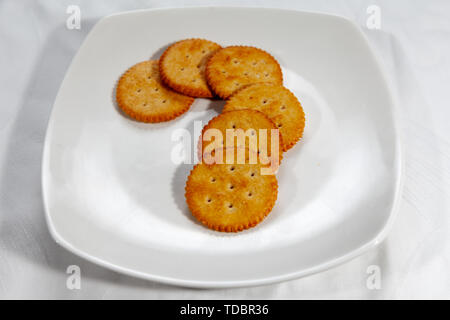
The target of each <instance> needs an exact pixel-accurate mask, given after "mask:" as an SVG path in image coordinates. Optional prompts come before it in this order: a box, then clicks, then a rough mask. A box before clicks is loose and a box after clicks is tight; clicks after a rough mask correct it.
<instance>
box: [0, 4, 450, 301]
mask: <svg viewBox="0 0 450 320" xmlns="http://www.w3.org/2000/svg"><path fill="white" fill-rule="evenodd" d="M185 3H186V1H143V0H142V1H138V0H135V1H107V0H97V1H81V0H63V1H56V0H55V1H52V0H48V1H34V0H30V1H17V0H2V1H1V2H0V93H1V95H0V97H1V100H0V101H1V102H0V298H62V299H73V298H106V299H108V298H151V299H170V298H181V299H183V298H184V299H206V298H211V299H229V298H237V299H246V298H247V299H259V298H262V299H266V298H267V299H302V298H344V299H345V298H362V299H367V298H368V299H370V298H450V218H449V213H450V212H449V208H450V192H449V191H450V161H449V160H450V144H449V142H450V126H449V122H450V121H449V120H450V102H449V101H450V97H449V91H450V1H445V0H443V1H437V0H435V1H415V2H414V3H412V1H406V0H404V1H400V0H397V1H392V0H391V1H389V0H386V1H381V0H379V1H376V0H368V1H365V0H364V1H356V0H354V1H344V0H341V1H325V0H324V1H248V2H244V1H196V2H191V3H190V4H189V5H191V6H192V5H212V4H215V5H219V4H222V5H246V6H265V7H280V8H292V9H297V10H308V11H320V12H326V13H335V14H339V15H342V16H345V17H348V18H350V19H352V20H353V21H355V22H356V23H357V24H359V25H360V26H361V27H362V28H363V30H364V32H365V33H366V34H367V36H368V37H369V40H370V42H371V44H372V46H373V47H374V49H375V50H376V51H378V53H379V55H380V56H381V58H382V60H383V62H384V65H385V67H386V70H387V72H388V75H389V77H390V81H391V82H392V86H393V87H394V89H395V90H396V92H397V94H398V97H399V102H400V113H401V129H402V139H403V145H404V155H405V157H406V165H405V166H406V168H405V187H404V190H403V194H402V203H401V208H400V212H399V214H398V217H397V219H396V221H395V224H394V227H393V229H392V231H391V232H390V234H389V236H388V238H387V240H386V241H384V242H383V243H382V244H381V245H380V246H379V247H377V248H376V249H373V250H372V251H370V252H367V253H366V254H364V255H363V256H360V257H358V258H356V259H354V260H353V261H350V262H348V263H346V264H344V265H341V266H339V267H336V268H333V269H331V270H328V271H326V272H323V273H320V274H316V275H313V276H310V277H307V278H303V279H298V280H294V281H288V282H284V283H279V284H274V285H269V286H262V287H252V288H239V289H226V290H223V289H221V290H193V289H187V288H179V287H174V286H167V285H163V284H158V283H152V282H149V281H144V280H139V279H134V278H131V277H128V276H124V275H121V274H117V273H115V272H112V271H109V270H106V269H103V268H101V267H99V266H96V265H94V264H92V263H89V262H87V261H85V260H83V259H81V258H79V257H77V256H75V255H73V254H71V253H69V252H67V251H66V250H64V249H62V248H61V247H59V246H58V245H57V244H56V243H55V242H54V241H53V240H52V238H51V237H50V235H49V232H48V230H47V226H46V224H45V221H44V211H43V206H42V200H41V181H40V166H41V154H42V146H43V142H44V134H45V130H46V125H47V120H48V117H49V113H50V110H51V108H52V104H53V101H54V98H55V95H56V93H57V91H58V88H59V85H60V83H61V81H62V79H63V76H64V74H65V72H66V70H67V68H68V66H69V64H70V61H71V59H72V57H73V56H74V54H75V53H76V51H77V49H78V47H79V46H80V44H81V42H82V41H83V39H84V38H85V37H86V35H87V34H88V32H89V30H90V29H91V28H92V26H93V25H94V24H95V22H96V21H98V20H99V19H100V18H101V17H102V16H105V15H108V14H110V13H114V12H119V11H124V10H133V9H140V8H152V7H160V6H170V7H176V6H182V5H185ZM69 5H78V6H79V8H80V10H81V29H80V30H69V29H67V28H66V19H67V18H68V16H69V14H67V13H66V10H67V7H68V6H69ZM370 5H377V6H378V7H379V8H380V14H381V16H380V17H381V29H379V30H376V29H369V28H367V24H366V21H367V19H368V17H369V16H370V14H368V13H367V8H368V7H369V6H370ZM69 265H78V266H80V268H81V289H80V290H69V289H67V287H66V279H67V276H68V275H67V274H66V269H67V267H68V266H69ZM371 265H376V266H379V268H380V272H381V289H379V290H371V289H369V287H370V286H369V287H368V286H367V284H366V281H367V279H368V277H369V276H370V275H369V274H368V273H367V269H368V267H369V266H371Z"/></svg>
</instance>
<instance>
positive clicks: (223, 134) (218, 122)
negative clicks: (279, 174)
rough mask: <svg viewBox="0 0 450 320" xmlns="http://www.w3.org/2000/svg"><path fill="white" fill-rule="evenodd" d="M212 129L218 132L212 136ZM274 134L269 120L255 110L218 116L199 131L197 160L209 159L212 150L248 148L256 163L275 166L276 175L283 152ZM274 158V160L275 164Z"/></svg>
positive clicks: (281, 143)
mask: <svg viewBox="0 0 450 320" xmlns="http://www.w3.org/2000/svg"><path fill="white" fill-rule="evenodd" d="M212 129H216V130H218V131H217V132H215V131H214V130H212ZM272 130H273V132H272ZM272 133H273V134H275V138H276V139H277V141H276V140H273V138H272ZM278 133H279V130H278V128H277V127H276V126H275V124H274V123H273V122H272V120H270V119H269V118H268V117H267V116H266V115H265V114H264V113H262V112H259V111H257V110H235V111H230V112H226V113H222V114H220V115H218V116H216V117H214V118H213V119H211V120H210V121H209V122H208V124H207V125H206V126H204V127H203V130H202V134H201V136H200V141H199V153H200V154H199V158H200V159H204V160H207V159H209V155H210V154H211V153H212V152H213V151H214V150H216V149H221V148H232V147H237V148H248V149H249V150H251V151H253V152H256V154H257V156H258V158H257V161H258V162H260V163H262V164H266V165H271V166H272V165H275V167H273V169H274V171H275V172H276V170H277V169H278V165H279V163H280V162H281V159H282V150H283V149H284V148H283V140H282V138H281V135H279V134H278ZM216 134H217V137H216ZM227 134H228V137H229V139H228V141H227ZM233 134H236V136H237V135H239V134H240V135H241V137H242V138H241V139H239V138H237V137H236V136H233ZM277 143H278V146H277ZM272 149H273V150H272ZM274 152H275V153H274ZM277 157H278V160H276V158H277Z"/></svg>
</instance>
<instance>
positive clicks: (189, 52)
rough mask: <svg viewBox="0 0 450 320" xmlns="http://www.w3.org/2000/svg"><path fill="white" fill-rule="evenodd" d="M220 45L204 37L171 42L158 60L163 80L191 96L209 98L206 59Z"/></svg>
mask: <svg viewBox="0 0 450 320" xmlns="http://www.w3.org/2000/svg"><path fill="white" fill-rule="evenodd" d="M220 48H221V46H220V45H218V44H217V43H215V42H212V41H209V40H204V39H187V40H181V41H178V42H176V43H174V44H172V45H171V46H170V47H169V48H167V49H166V51H164V53H163V54H162V56H161V58H160V60H159V70H160V73H161V78H162V80H163V82H164V83H165V84H166V85H167V86H169V87H171V88H172V89H173V90H175V91H177V92H180V93H183V94H186V95H188V96H191V97H202V98H211V97H212V96H213V93H212V92H211V90H210V89H209V87H208V84H207V83H206V78H205V66H206V61H208V59H209V57H210V56H211V54H212V53H214V52H215V51H217V50H218V49H220Z"/></svg>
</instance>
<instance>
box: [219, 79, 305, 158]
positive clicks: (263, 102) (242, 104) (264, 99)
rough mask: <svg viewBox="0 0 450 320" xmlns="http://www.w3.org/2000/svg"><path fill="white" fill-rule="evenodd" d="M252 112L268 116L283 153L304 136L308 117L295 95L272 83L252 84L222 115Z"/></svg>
mask: <svg viewBox="0 0 450 320" xmlns="http://www.w3.org/2000/svg"><path fill="white" fill-rule="evenodd" d="M242 109H251V110H258V111H261V112H263V113H264V114H266V115H267V116H268V117H269V118H270V119H271V120H272V121H273V122H274V123H275V125H276V126H277V127H278V129H280V134H281V136H282V137H283V151H287V150H288V149H290V148H292V147H293V146H294V145H295V144H296V143H297V141H298V140H300V138H301V137H302V135H303V130H304V128H305V113H304V111H303V108H302V106H301V104H300V102H299V101H298V99H297V98H296V97H295V95H294V94H293V93H292V92H291V91H289V90H288V89H287V88H285V87H283V86H281V85H274V84H272V83H257V84H251V85H249V86H247V87H244V88H242V89H241V90H239V91H237V92H236V93H235V94H233V95H232V96H231V97H230V99H228V101H227V103H226V104H225V107H224V108H223V111H222V112H228V111H234V110H242Z"/></svg>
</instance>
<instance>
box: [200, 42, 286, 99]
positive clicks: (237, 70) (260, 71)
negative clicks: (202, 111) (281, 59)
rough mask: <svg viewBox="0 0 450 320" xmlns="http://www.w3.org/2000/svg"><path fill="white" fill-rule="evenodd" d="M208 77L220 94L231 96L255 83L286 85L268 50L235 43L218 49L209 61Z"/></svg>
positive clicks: (214, 89)
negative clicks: (268, 82) (267, 82)
mask: <svg viewBox="0 0 450 320" xmlns="http://www.w3.org/2000/svg"><path fill="white" fill-rule="evenodd" d="M206 80H207V81H208V84H209V86H210V87H211V88H212V89H213V91H214V92H215V93H216V94H217V95H218V96H219V97H221V98H222V99H227V98H228V97H230V96H231V95H232V94H233V93H234V92H235V91H236V90H239V89H240V88H242V87H244V86H246V85H248V84H251V83H258V82H266V81H270V82H273V83H275V84H282V83H283V74H282V72H281V67H280V65H279V64H278V62H277V61H276V60H275V58H274V57H272V56H271V55H270V54H269V53H267V52H265V51H264V50H261V49H258V48H255V47H247V46H231V47H226V48H223V49H220V50H218V51H216V52H215V53H214V54H213V55H212V56H211V58H210V59H209V60H208V62H207V64H206Z"/></svg>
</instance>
